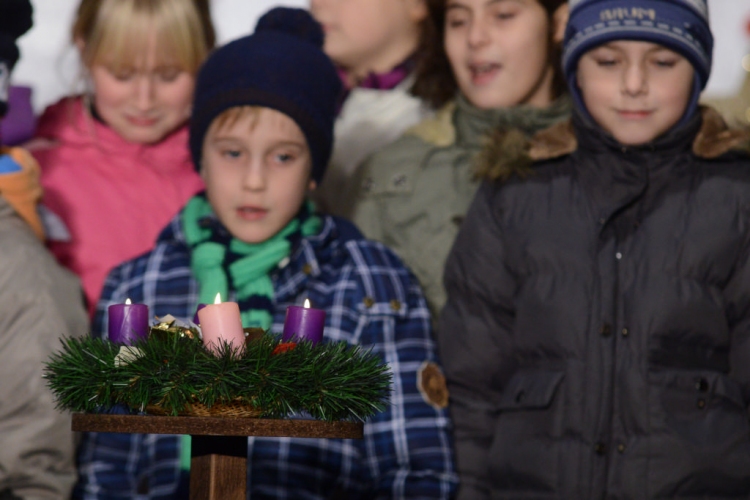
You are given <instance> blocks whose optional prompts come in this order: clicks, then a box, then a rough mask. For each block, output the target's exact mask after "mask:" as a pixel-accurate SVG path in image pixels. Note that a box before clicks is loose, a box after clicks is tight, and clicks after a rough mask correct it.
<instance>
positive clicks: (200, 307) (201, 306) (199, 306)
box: [193, 304, 206, 325]
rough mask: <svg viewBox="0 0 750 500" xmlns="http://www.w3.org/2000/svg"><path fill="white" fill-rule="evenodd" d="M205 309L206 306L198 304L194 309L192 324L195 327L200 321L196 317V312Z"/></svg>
mask: <svg viewBox="0 0 750 500" xmlns="http://www.w3.org/2000/svg"><path fill="white" fill-rule="evenodd" d="M204 307H206V304H198V307H197V308H196V309H195V314H194V315H193V323H195V324H196V325H200V324H201V319H200V318H199V317H198V311H200V310H201V309H203V308H204Z"/></svg>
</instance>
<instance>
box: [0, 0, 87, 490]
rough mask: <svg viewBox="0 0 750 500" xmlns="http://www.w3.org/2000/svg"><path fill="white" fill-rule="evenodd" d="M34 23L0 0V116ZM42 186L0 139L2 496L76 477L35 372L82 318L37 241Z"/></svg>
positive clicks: (76, 290) (66, 438) (77, 297)
mask: <svg viewBox="0 0 750 500" xmlns="http://www.w3.org/2000/svg"><path fill="white" fill-rule="evenodd" d="M31 23H32V8H31V4H30V3H29V1H28V0H3V1H2V2H0V120H2V119H3V116H5V115H6V112H7V110H8V107H7V104H8V103H7V101H6V99H7V97H8V94H7V92H6V91H7V86H8V84H9V77H10V71H11V70H12V69H13V66H14V65H15V63H16V61H17V59H18V55H19V54H18V48H17V47H16V38H17V37H19V36H21V35H23V34H24V33H25V32H26V31H27V30H28V29H29V28H30V27H31ZM41 193H42V190H41V188H40V186H39V166H38V165H37V163H36V161H34V158H33V157H32V156H31V155H30V154H29V153H28V152H26V151H24V150H22V149H20V148H9V147H2V146H0V436H2V446H0V500H67V499H68V498H69V497H70V491H71V489H72V487H73V484H74V482H75V479H76V470H75V462H74V456H75V455H74V451H75V450H74V436H73V433H72V432H71V431H70V415H69V414H65V413H61V412H58V411H57V409H56V408H55V401H54V398H53V396H52V392H51V391H50V390H49V389H48V388H47V387H46V384H45V383H44V379H43V378H42V371H43V368H44V362H45V361H47V359H48V357H49V356H50V355H51V354H52V353H53V352H54V351H56V350H57V348H58V347H59V346H60V344H59V339H60V338H61V337H65V336H68V337H69V336H74V335H83V334H84V333H85V332H86V329H87V326H86V325H87V318H86V312H85V311H84V309H83V305H82V300H81V288H80V284H79V282H78V279H76V277H75V276H74V275H73V274H72V273H70V272H69V271H68V270H66V269H63V268H61V267H60V266H59V265H58V264H57V263H56V262H55V259H54V257H53V256H52V255H51V254H50V253H49V252H48V251H47V249H46V248H45V247H44V243H43V241H44V230H43V228H42V222H41V220H40V218H39V215H38V214H37V203H38V202H39V199H40V197H41Z"/></svg>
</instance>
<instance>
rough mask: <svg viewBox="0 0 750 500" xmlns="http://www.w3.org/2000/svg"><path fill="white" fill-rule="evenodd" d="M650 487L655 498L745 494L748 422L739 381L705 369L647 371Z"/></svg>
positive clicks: (749, 473) (749, 484)
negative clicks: (650, 452)
mask: <svg viewBox="0 0 750 500" xmlns="http://www.w3.org/2000/svg"><path fill="white" fill-rule="evenodd" d="M649 385H650V392H651V401H652V411H651V415H650V421H651V432H650V440H651V443H650V449H651V450H652V454H651V456H650V458H649V491H650V492H651V493H652V496H653V497H656V498H696V497H701V498H723V497H738V498H739V497H742V498H747V497H748V495H750V422H749V421H748V413H747V401H746V400H745V396H744V394H743V389H742V386H741V384H740V383H739V382H738V381H736V380H734V379H733V378H731V377H729V376H728V375H726V374H724V373H721V372H715V371H708V370H658V371H652V372H650V373H649Z"/></svg>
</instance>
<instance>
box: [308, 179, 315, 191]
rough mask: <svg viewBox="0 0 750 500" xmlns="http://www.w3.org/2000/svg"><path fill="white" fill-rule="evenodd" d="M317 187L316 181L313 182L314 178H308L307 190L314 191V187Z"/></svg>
mask: <svg viewBox="0 0 750 500" xmlns="http://www.w3.org/2000/svg"><path fill="white" fill-rule="evenodd" d="M317 187H318V183H317V182H315V179H310V185H309V186H308V187H307V189H308V190H309V191H315V189H316V188H317Z"/></svg>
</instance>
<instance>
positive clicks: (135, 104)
mask: <svg viewBox="0 0 750 500" xmlns="http://www.w3.org/2000/svg"><path fill="white" fill-rule="evenodd" d="M120 66H121V67H120ZM89 71H90V73H91V78H92V80H93V85H94V105H95V106H96V111H97V112H98V113H99V115H100V116H101V118H102V120H104V122H105V123H107V125H109V126H110V127H111V128H112V129H113V130H114V131H115V132H117V133H118V134H119V135H120V136H121V137H122V138H123V139H125V140H126V141H128V142H134V143H138V144H153V143H156V142H159V141H160V140H162V139H163V138H164V137H165V136H167V135H168V134H169V133H170V132H172V131H174V130H175V129H177V128H178V127H179V126H180V125H182V124H183V123H185V122H186V121H187V119H188V117H189V116H190V106H191V101H192V96H193V88H194V86H195V77H194V75H192V74H191V73H188V72H187V71H185V70H184V69H183V68H181V67H180V66H179V65H178V64H177V63H169V62H165V61H164V60H163V59H162V58H160V57H159V54H158V53H157V49H156V42H155V38H152V41H151V42H150V43H149V44H148V47H147V50H146V52H145V53H144V54H142V57H138V58H136V59H135V60H134V61H133V62H132V64H129V65H119V66H116V65H114V64H108V62H107V61H106V60H103V61H100V62H96V63H94V64H92V66H91V67H90V68H89Z"/></svg>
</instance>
